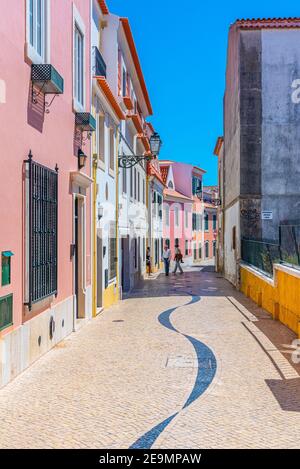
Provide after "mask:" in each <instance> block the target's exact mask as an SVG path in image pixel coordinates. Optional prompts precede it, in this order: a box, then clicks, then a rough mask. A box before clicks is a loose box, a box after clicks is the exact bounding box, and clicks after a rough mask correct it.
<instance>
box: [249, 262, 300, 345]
mask: <svg viewBox="0 0 300 469" xmlns="http://www.w3.org/2000/svg"><path fill="white" fill-rule="evenodd" d="M241 291H242V292H243V293H244V294H245V295H246V296H248V297H249V298H251V299H252V300H253V301H255V303H257V304H258V305H259V306H261V307H262V308H264V309H265V310H266V311H268V312H269V313H271V314H272V316H273V318H274V319H278V320H279V321H281V322H282V323H283V324H285V325H286V326H288V327H289V328H290V329H292V331H294V332H295V333H296V334H297V335H298V336H299V337H300V272H298V271H296V269H292V268H289V267H285V266H281V265H275V267H274V281H273V280H272V279H268V278H267V277H265V276H264V275H262V274H260V273H256V272H255V271H254V269H251V268H248V267H247V266H243V265H242V266H241Z"/></svg>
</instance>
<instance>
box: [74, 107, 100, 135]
mask: <svg viewBox="0 0 300 469" xmlns="http://www.w3.org/2000/svg"><path fill="white" fill-rule="evenodd" d="M75 125H76V127H77V128H78V129H79V130H81V132H94V131H95V130H96V119H95V118H94V117H93V116H92V114H90V113H89V112H76V115H75Z"/></svg>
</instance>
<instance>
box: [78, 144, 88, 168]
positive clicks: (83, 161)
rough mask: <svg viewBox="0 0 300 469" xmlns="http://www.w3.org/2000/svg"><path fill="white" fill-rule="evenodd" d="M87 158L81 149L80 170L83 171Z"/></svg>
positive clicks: (79, 152) (79, 154)
mask: <svg viewBox="0 0 300 469" xmlns="http://www.w3.org/2000/svg"><path fill="white" fill-rule="evenodd" d="M86 160H87V156H86V155H85V154H84V153H83V151H82V150H81V148H79V149H78V168H79V169H82V168H84V167H85V163H86Z"/></svg>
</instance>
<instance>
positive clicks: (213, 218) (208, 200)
mask: <svg viewBox="0 0 300 469" xmlns="http://www.w3.org/2000/svg"><path fill="white" fill-rule="evenodd" d="M218 204H219V191H218V187H217V186H203V194H202V206H203V238H204V252H203V256H202V258H203V260H206V261H207V260H209V261H213V262H215V261H216V257H217V238H218Z"/></svg>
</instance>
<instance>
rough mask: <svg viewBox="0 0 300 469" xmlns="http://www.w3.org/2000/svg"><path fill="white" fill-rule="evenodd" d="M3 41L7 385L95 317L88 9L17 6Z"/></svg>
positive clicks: (0, 358) (81, 0) (69, 4)
mask: <svg viewBox="0 0 300 469" xmlns="http://www.w3.org/2000/svg"><path fill="white" fill-rule="evenodd" d="M12 32H13V34H12ZM0 39H1V64H2V67H1V80H2V81H3V82H4V83H5V87H4V89H5V99H4V100H3V102H2V103H1V104H0V122H1V128H2V129H3V132H2V141H1V144H2V162H1V172H0V187H1V200H0V205H1V207H0V212H1V227H2V228H1V230H0V256H1V272H2V280H1V282H0V346H1V347H0V348H1V353H0V385H4V384H6V383H7V382H8V381H10V380H11V379H12V378H13V377H14V376H16V375H17V374H18V373H20V372H21V371H23V370H24V369H25V368H26V367H27V366H29V365H30V364H31V363H33V362H34V361H35V360H36V359H38V358H39V357H40V356H41V355H42V354H44V353H45V352H47V351H48V350H49V349H50V348H51V347H53V346H54V345H55V344H57V343H58V342H59V341H60V340H62V339H63V338H64V337H65V336H67V335H68V334H70V333H71V332H72V331H73V330H75V329H76V328H77V327H79V325H80V324H81V323H82V322H83V320H85V319H88V318H89V317H90V314H91V300H92V288H91V231H90V226H91V217H90V203H91V193H90V186H91V183H92V178H91V154H90V143H89V140H88V138H87V137H88V136H89V135H90V133H92V132H93V131H94V129H95V122H94V119H93V117H92V116H91V115H90V113H89V111H90V80H89V76H90V7H89V2H86V1H85V0H65V1H64V2H51V1H49V0H39V1H37V0H32V1H30V2H29V1H27V2H14V3H13V4H11V5H10V8H2V9H1V16H0ZM62 45H63V47H62ZM12 122H13V125H11V124H10V123H12ZM16 130H17V132H18V133H17V137H16ZM66 371H67V370H66Z"/></svg>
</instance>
